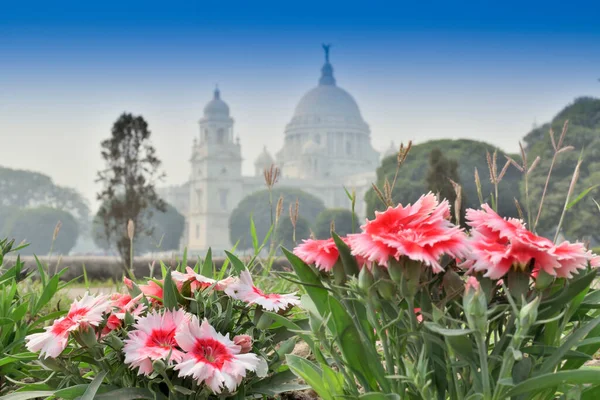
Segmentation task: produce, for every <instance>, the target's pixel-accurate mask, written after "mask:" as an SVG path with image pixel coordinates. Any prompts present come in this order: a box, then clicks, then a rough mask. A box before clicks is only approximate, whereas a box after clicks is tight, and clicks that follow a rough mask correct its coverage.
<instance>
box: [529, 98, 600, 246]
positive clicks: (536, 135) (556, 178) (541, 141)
mask: <svg viewBox="0 0 600 400" xmlns="http://www.w3.org/2000/svg"><path fill="white" fill-rule="evenodd" d="M567 120H568V121H569V125H568V130H567V132H566V135H565V138H564V141H563V143H562V145H563V147H566V146H573V147H574V150H572V151H565V152H562V153H561V154H559V155H558V157H557V162H556V163H555V164H554V167H553V169H552V176H551V179H550V182H549V185H548V189H547V191H546V195H545V199H544V204H543V208H542V213H541V215H540V219H539V222H538V225H537V226H536V231H537V232H538V233H539V234H541V235H545V236H549V237H552V236H553V235H554V233H555V231H556V227H557V225H558V222H559V219H560V215H561V213H562V210H563V207H564V203H565V197H566V194H567V192H568V190H569V185H570V183H571V178H572V176H573V172H574V170H575V166H576V165H577V162H578V159H579V157H580V155H581V151H582V150H583V163H582V165H581V168H580V171H579V179H578V180H577V185H576V186H575V190H574V193H573V196H572V198H571V200H573V199H574V198H575V197H577V196H578V195H579V194H580V193H582V192H583V191H584V190H586V189H588V188H592V187H595V186H596V185H598V184H599V183H600V99H597V98H592V97H581V98H578V99H575V101H574V102H573V103H571V104H569V105H567V106H566V107H565V108H564V109H563V110H561V111H560V112H559V113H558V114H557V115H556V116H555V117H554V118H553V119H552V121H551V122H549V123H546V124H544V125H542V126H541V127H540V128H537V129H533V130H532V131H531V132H530V133H529V134H527V135H526V136H525V138H524V142H525V143H526V145H527V147H526V151H527V157H528V159H529V160H534V159H535V158H536V157H538V156H539V157H540V159H541V161H540V163H539V165H538V166H537V167H536V168H535V169H534V170H533V172H531V173H530V174H529V176H528V180H529V182H528V183H529V199H530V203H531V204H530V208H531V214H532V217H531V219H532V224H534V223H535V219H536V217H537V213H538V210H539V205H540V201H541V198H542V192H543V191H544V186H545V184H546V177H547V175H548V171H549V169H550V164H551V162H552V157H553V154H554V146H553V144H552V140H551V139H550V135H549V134H548V132H549V130H550V129H552V130H553V131H554V132H555V133H554V136H555V141H558V140H559V136H560V134H561V131H562V129H563V125H564V123H565V121H567ZM599 192H600V189H598V188H596V189H594V190H592V191H590V192H589V193H588V195H587V196H585V197H584V198H583V199H582V200H581V201H579V202H578V203H577V204H576V205H575V206H573V207H572V208H570V209H569V211H568V212H567V217H566V218H565V219H564V222H563V225H562V229H561V232H562V233H563V234H564V235H565V236H566V237H567V238H568V239H570V240H577V239H579V240H590V241H592V242H593V243H592V244H593V245H597V244H598V243H600V231H599V230H598V228H597V226H598V221H600V212H599V211H598V207H597V205H596V203H595V202H594V199H595V200H598V199H599V198H598V197H599V195H598V193H599ZM521 198H522V199H523V198H525V187H524V185H523V184H521ZM522 206H523V207H526V205H525V204H524V202H522ZM524 212H526V210H524Z"/></svg>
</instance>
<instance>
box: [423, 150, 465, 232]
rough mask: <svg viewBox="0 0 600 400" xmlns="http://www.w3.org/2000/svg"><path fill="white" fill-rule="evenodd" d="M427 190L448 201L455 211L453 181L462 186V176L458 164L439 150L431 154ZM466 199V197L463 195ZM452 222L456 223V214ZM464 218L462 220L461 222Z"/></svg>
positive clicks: (462, 203) (432, 151)
mask: <svg viewBox="0 0 600 400" xmlns="http://www.w3.org/2000/svg"><path fill="white" fill-rule="evenodd" d="M425 180H426V181H427V189H429V190H431V191H432V192H433V193H435V194H437V195H439V197H440V198H441V199H447V200H448V202H449V203H450V206H451V207H452V209H453V210H454V206H455V201H456V191H455V190H454V187H453V186H452V182H451V180H452V181H454V182H456V183H459V184H460V176H459V175H458V162H456V160H454V159H452V158H446V157H445V156H444V154H443V153H442V151H441V150H440V149H438V148H435V149H433V150H431V153H429V169H428V170H427V176H426V178H425ZM462 196H463V197H464V195H462ZM464 204H465V202H464V199H463V201H462V202H461V210H460V211H461V213H460V214H461V215H464V212H463V208H464ZM452 220H453V221H454V222H456V221H455V216H454V212H453V213H452ZM463 220H464V218H461V222H464V221H463Z"/></svg>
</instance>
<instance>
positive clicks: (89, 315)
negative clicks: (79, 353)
mask: <svg viewBox="0 0 600 400" xmlns="http://www.w3.org/2000/svg"><path fill="white" fill-rule="evenodd" d="M109 307H110V305H109V302H108V299H107V297H106V296H98V297H94V296H90V294H89V293H86V294H85V295H84V296H83V297H82V298H81V300H79V301H75V302H73V304H71V308H70V309H69V312H68V313H67V315H66V316H64V317H62V318H59V319H57V320H56V321H54V323H53V324H52V325H51V326H49V327H47V328H46V329H45V332H41V333H34V334H31V335H28V336H27V337H26V338H25V340H26V341H27V345H26V346H27V349H28V350H29V351H31V352H38V351H39V352H40V358H41V357H42V356H44V358H48V357H50V358H56V357H58V356H59V355H60V353H62V351H63V350H64V349H65V348H66V347H67V342H68V340H69V333H70V332H74V331H76V330H79V329H87V328H89V327H96V326H98V325H99V324H100V322H101V321H102V317H103V314H104V313H105V312H107V311H108V310H109Z"/></svg>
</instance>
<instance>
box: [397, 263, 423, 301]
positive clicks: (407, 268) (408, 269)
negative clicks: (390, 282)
mask: <svg viewBox="0 0 600 400" xmlns="http://www.w3.org/2000/svg"><path fill="white" fill-rule="evenodd" d="M420 278H421V263H420V262H418V261H413V260H411V259H409V258H406V257H403V258H402V281H401V284H400V293H401V294H402V296H403V297H415V295H416V294H417V292H418V291H419V279H420Z"/></svg>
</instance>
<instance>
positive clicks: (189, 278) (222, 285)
mask: <svg viewBox="0 0 600 400" xmlns="http://www.w3.org/2000/svg"><path fill="white" fill-rule="evenodd" d="M185 271H186V273H185V274H184V273H181V272H178V271H173V272H172V277H173V280H174V281H175V282H177V283H178V284H183V283H184V282H190V288H191V289H192V291H193V292H194V291H196V290H199V289H206V288H208V287H211V286H213V285H214V287H213V288H214V289H215V290H225V289H226V288H227V286H229V285H231V284H232V283H234V282H236V279H235V278H234V277H233V276H230V277H228V278H225V279H222V280H219V281H217V280H215V279H212V278H208V277H206V276H204V275H200V274H197V273H196V272H195V271H194V270H193V269H192V268H190V267H186V269H185Z"/></svg>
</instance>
